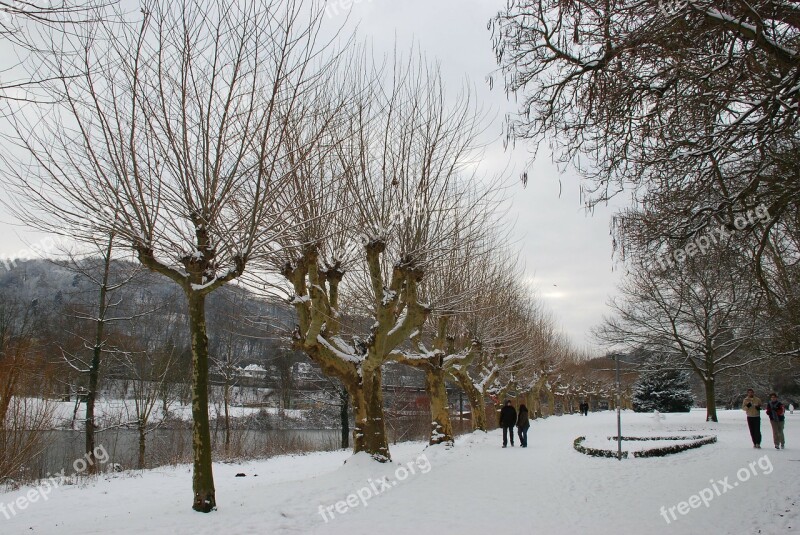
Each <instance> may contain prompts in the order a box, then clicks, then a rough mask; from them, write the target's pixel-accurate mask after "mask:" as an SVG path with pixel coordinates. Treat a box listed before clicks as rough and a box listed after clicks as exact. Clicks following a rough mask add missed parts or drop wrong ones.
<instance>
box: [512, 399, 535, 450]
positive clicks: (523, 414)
mask: <svg viewBox="0 0 800 535" xmlns="http://www.w3.org/2000/svg"><path fill="white" fill-rule="evenodd" d="M530 426H531V420H530V418H528V407H526V406H525V404H524V403H523V404H522V405H520V406H519V414H518V415H517V434H518V435H519V445H520V446H522V447H523V448H527V447H528V428H529V427H530ZM512 445H513V444H512Z"/></svg>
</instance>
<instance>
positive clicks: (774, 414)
mask: <svg viewBox="0 0 800 535" xmlns="http://www.w3.org/2000/svg"><path fill="white" fill-rule="evenodd" d="M785 412H786V410H785V409H784V408H783V403H781V402H780V401H778V394H776V393H775V392H773V393H772V394H770V395H769V401H768V402H767V416H769V423H770V425H771V426H772V441H773V442H774V443H775V449H776V450H780V449H784V448H785V447H786V437H784V435H783V425H784V423H786V422H785V420H786V416H784V413H785Z"/></svg>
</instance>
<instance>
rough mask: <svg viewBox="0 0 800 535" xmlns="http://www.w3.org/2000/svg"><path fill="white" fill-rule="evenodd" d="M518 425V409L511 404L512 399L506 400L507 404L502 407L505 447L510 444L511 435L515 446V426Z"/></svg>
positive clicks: (501, 418)
mask: <svg viewBox="0 0 800 535" xmlns="http://www.w3.org/2000/svg"><path fill="white" fill-rule="evenodd" d="M515 425H517V410H516V409H515V408H514V406H513V405H512V404H511V400H508V399H507V400H506V404H505V405H504V406H503V408H502V409H500V426H501V427H502V428H503V447H504V448H505V447H506V446H507V445H508V437H509V435H510V436H511V447H512V448H513V447H514V426H515Z"/></svg>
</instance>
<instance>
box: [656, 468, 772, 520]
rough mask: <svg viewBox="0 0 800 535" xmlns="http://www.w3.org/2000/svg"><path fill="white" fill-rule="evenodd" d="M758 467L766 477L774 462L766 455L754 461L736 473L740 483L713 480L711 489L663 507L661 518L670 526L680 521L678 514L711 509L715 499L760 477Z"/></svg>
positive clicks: (770, 471) (727, 478)
mask: <svg viewBox="0 0 800 535" xmlns="http://www.w3.org/2000/svg"><path fill="white" fill-rule="evenodd" d="M756 467H758V468H760V469H761V472H760V473H761V474H764V475H768V474H771V473H772V470H773V468H772V461H770V460H769V457H768V456H766V455H764V456H763V457H760V458H759V459H758V460H756V461H752V462H751V463H750V464H748V465H747V466H745V467H742V468H739V470H737V471H736V479H738V481H729V480H730V479H731V478H730V477H725V478H723V479H719V480H716V481H715V480H713V479H711V480H710V482H711V486H710V487H706V488H704V489H702V490H700V491H698V492H697V494H693V495H691V496H689V499H688V500H686V501H684V502H678V503H677V504H676V505H673V506H672V507H665V506H663V505H662V506H661V510H660V514H661V516H662V517H664V521H665V522H666V523H667V524H670V523H672V522H673V521H674V520H677V519H678V515H677V514H675V513H676V512H677V513H678V514H680V515H681V516H686V515H687V514H689V511H691V510H692V509H697V508H699V507H700V505H705V506H706V507H710V506H711V501H712V500H713V499H714V498H717V497H719V496H722V495H723V494H725V493H726V492H728V491H731V490H733V489H734V488H736V487H738V486H739V483H744V482H745V481H748V480H749V479H750V478H751V477H756V476H758V475H759V472H758V471H757V470H756Z"/></svg>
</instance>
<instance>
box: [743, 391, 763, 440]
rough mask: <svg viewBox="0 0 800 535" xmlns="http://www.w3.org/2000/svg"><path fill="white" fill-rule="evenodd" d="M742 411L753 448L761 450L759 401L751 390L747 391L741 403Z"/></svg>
mask: <svg viewBox="0 0 800 535" xmlns="http://www.w3.org/2000/svg"><path fill="white" fill-rule="evenodd" d="M742 410H743V411H744V412H745V413H746V414H747V427H748V428H749V429H750V438H751V439H753V447H754V448H761V412H760V411H761V400H760V399H758V398H757V397H756V396H755V392H754V391H753V389H752V388H748V389H747V396H745V398H744V401H742Z"/></svg>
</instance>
